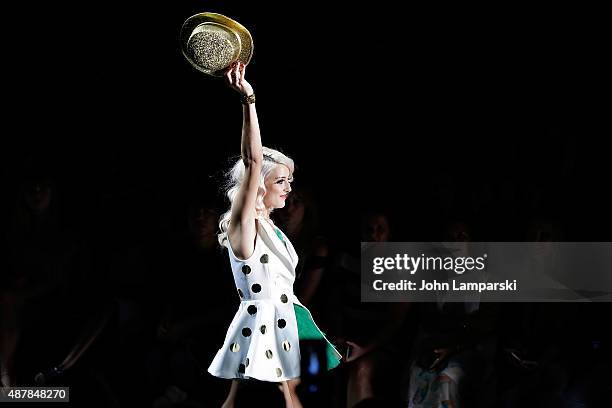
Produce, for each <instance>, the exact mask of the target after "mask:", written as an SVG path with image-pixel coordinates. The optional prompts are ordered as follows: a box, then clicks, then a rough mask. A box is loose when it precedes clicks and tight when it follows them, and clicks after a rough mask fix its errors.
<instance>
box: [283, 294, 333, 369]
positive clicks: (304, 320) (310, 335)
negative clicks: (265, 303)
mask: <svg viewBox="0 0 612 408" xmlns="http://www.w3.org/2000/svg"><path fill="white" fill-rule="evenodd" d="M293 309H294V310H295V318H296V320H297V325H298V337H299V339H300V340H325V337H323V336H324V334H325V333H322V332H321V331H320V330H319V329H317V326H316V325H315V324H314V322H313V321H312V319H311V317H310V314H309V313H308V311H307V310H306V309H304V308H303V307H301V306H299V305H296V304H295V303H294V304H293ZM325 342H326V344H327V350H326V351H327V369H328V370H331V369H332V368H335V367H337V366H338V364H340V360H339V359H338V357H337V354H336V353H335V352H334V348H333V347H332V345H331V344H329V342H328V341H327V340H325Z"/></svg>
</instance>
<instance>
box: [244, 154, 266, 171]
mask: <svg viewBox="0 0 612 408" xmlns="http://www.w3.org/2000/svg"><path fill="white" fill-rule="evenodd" d="M242 161H243V162H244V165H245V167H247V168H261V166H262V165H263V152H262V151H259V154H253V152H243V153H242Z"/></svg>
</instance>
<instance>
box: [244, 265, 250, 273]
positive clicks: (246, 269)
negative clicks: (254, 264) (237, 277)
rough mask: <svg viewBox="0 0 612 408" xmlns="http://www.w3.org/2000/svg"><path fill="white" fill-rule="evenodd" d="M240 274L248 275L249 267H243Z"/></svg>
mask: <svg viewBox="0 0 612 408" xmlns="http://www.w3.org/2000/svg"><path fill="white" fill-rule="evenodd" d="M242 273H244V274H245V275H248V274H249V273H251V267H250V266H249V265H243V266H242Z"/></svg>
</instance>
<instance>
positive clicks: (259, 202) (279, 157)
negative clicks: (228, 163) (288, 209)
mask: <svg viewBox="0 0 612 408" xmlns="http://www.w3.org/2000/svg"><path fill="white" fill-rule="evenodd" d="M277 164H284V165H285V166H287V167H288V168H289V170H290V171H291V173H292V174H293V170H294V164H293V160H292V159H290V158H289V157H287V156H285V155H284V154H283V153H281V152H279V151H278V150H274V149H270V148H268V147H263V163H262V166H261V173H260V177H259V188H258V189H257V199H256V201H255V210H256V211H257V215H260V214H262V213H264V212H265V210H266V207H265V206H264V202H263V201H264V200H263V199H264V196H265V195H266V185H265V180H266V177H267V176H268V175H269V174H270V172H271V171H272V169H274V167H275V166H276V165H277ZM245 172H246V168H245V166H244V161H243V160H242V158H239V159H238V160H237V161H236V163H235V164H234V165H233V166H232V168H231V169H230V170H229V171H228V172H227V173H226V175H225V179H226V182H225V185H224V190H225V195H226V196H227V199H228V200H229V202H230V207H229V209H228V210H227V211H226V212H225V213H224V214H223V215H221V218H220V219H219V230H220V233H219V234H218V238H219V245H221V246H227V245H228V240H227V230H228V228H229V223H230V218H231V214H232V205H233V204H234V199H235V198H236V195H238V191H239V190H240V186H242V183H243V182H244V175H245Z"/></svg>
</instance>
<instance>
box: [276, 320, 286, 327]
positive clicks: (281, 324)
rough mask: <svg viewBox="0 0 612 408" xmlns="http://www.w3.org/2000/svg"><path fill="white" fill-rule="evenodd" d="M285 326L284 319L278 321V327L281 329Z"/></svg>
mask: <svg viewBox="0 0 612 408" xmlns="http://www.w3.org/2000/svg"><path fill="white" fill-rule="evenodd" d="M286 325H287V322H286V321H285V319H278V327H280V328H281V329H283V328H284V327H285V326H286Z"/></svg>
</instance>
